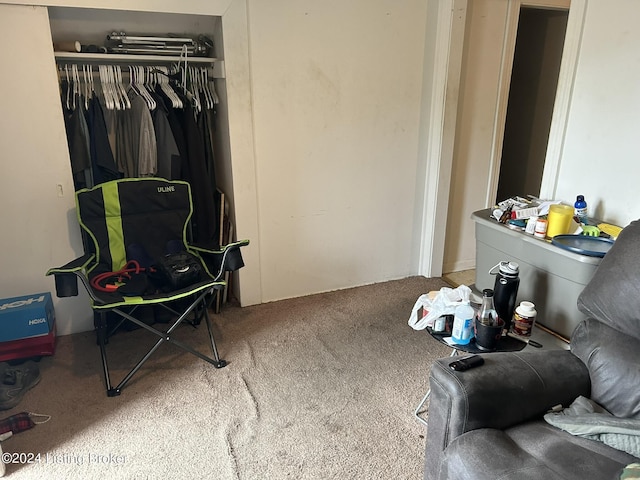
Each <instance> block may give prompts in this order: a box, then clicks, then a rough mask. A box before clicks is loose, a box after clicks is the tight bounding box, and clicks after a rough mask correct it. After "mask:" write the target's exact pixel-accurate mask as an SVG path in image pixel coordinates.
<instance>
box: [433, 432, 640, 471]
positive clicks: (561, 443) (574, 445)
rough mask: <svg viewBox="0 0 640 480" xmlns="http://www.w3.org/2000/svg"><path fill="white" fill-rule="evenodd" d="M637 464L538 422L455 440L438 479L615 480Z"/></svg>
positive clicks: (625, 457)
mask: <svg viewBox="0 0 640 480" xmlns="http://www.w3.org/2000/svg"><path fill="white" fill-rule="evenodd" d="M634 461H638V459H636V458H634V457H633V456H631V455H629V454H627V453H624V452H620V451H618V450H615V449H612V448H610V447H608V446H606V445H604V444H602V443H600V442H596V441H593V440H588V439H585V438H581V437H575V436H572V435H570V434H568V433H566V432H563V431H561V430H559V429H557V428H555V427H552V426H551V425H548V424H546V423H545V422H544V421H534V422H528V423H525V424H521V425H519V426H517V427H514V428H510V429H508V430H503V431H501V430H495V429H480V430H472V431H470V432H467V433H465V434H463V435H461V436H460V437H458V438H456V439H455V440H454V441H453V442H452V443H451V444H450V445H449V446H448V447H447V449H446V450H445V452H444V459H443V465H442V468H441V475H440V477H439V478H441V479H452V480H453V479H456V480H460V479H474V480H485V479H486V480H495V479H505V480H506V479H514V480H515V479H518V480H528V479H531V480H534V479H535V480H538V479H541V478H544V479H545V480H555V479H563V480H573V479H575V480H583V479H585V478H599V479H600V478H602V479H614V478H618V477H619V474H620V472H621V471H622V469H623V468H624V466H625V465H628V464H630V463H632V462H634ZM427 468H429V466H428V465H427Z"/></svg>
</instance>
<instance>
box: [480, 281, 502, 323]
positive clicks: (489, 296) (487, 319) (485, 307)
mask: <svg viewBox="0 0 640 480" xmlns="http://www.w3.org/2000/svg"><path fill="white" fill-rule="evenodd" d="M478 321H479V322H480V323H481V324H483V325H486V326H488V327H495V326H498V325H499V324H500V322H499V321H498V313H497V312H496V309H495V308H494V305H493V290H491V289H490V288H485V289H484V290H483V291H482V305H480V310H478Z"/></svg>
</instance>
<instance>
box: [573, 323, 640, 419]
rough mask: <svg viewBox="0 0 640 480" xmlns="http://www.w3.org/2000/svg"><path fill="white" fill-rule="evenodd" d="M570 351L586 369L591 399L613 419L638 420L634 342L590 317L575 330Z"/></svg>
mask: <svg viewBox="0 0 640 480" xmlns="http://www.w3.org/2000/svg"><path fill="white" fill-rule="evenodd" d="M571 352H572V353H573V354H574V355H576V356H577V357H578V358H579V359H580V360H582V362H583V363H584V364H585V365H586V366H587V369H588V370H589V378H590V379H591V395H590V397H591V399H592V400H594V401H595V402H597V403H598V404H600V405H602V406H603V407H604V408H606V409H607V410H608V411H609V412H611V413H612V414H613V415H615V416H616V417H620V418H640V388H638V385H640V345H639V344H638V340H637V339H635V338H634V337H630V336H628V335H624V334H623V333H620V332H619V331H617V330H614V329H613V328H611V327H610V326H608V325H605V324H604V323H601V322H599V321H597V320H595V319H592V318H591V319H587V320H585V321H584V322H582V323H580V324H579V325H578V327H576V330H575V331H574V333H573V336H572V337H571ZM565 406H566V405H565Z"/></svg>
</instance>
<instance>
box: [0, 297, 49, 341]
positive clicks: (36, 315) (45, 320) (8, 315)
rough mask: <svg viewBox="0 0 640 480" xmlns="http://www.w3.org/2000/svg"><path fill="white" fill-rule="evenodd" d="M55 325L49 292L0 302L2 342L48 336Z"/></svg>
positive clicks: (0, 338)
mask: <svg viewBox="0 0 640 480" xmlns="http://www.w3.org/2000/svg"><path fill="white" fill-rule="evenodd" d="M54 323H55V313H54V310H53V301H52V300H51V294H50V293H48V292H46V293H34V294H32V295H25V296H22V297H13V298H4V299H1V300H0V342H9V341H12V340H19V339H22V338H31V337H38V336H41V335H48V334H49V332H51V331H53V328H54Z"/></svg>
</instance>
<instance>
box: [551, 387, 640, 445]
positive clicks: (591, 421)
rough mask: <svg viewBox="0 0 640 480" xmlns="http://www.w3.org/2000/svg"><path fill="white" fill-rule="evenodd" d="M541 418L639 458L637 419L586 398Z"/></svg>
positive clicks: (639, 427) (638, 422) (639, 425)
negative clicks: (618, 416) (621, 416)
mask: <svg viewBox="0 0 640 480" xmlns="http://www.w3.org/2000/svg"><path fill="white" fill-rule="evenodd" d="M544 419H545V420H546V421H547V423H549V424H551V425H553V426H554V427H558V428H560V429H562V430H564V431H565V432H568V433H570V434H572V435H578V436H581V437H585V438H589V439H591V440H597V441H600V442H602V443H604V444H606V445H609V446H610V447H613V448H615V449H617V450H622V451H624V452H627V453H629V454H631V455H633V456H635V457H640V420H636V419H632V418H616V417H614V416H613V415H611V413H609V412H608V411H606V410H605V409H604V408H602V407H601V406H600V405H598V404H597V403H595V402H594V401H592V400H590V399H588V398H585V397H582V396H580V397H578V398H576V399H575V400H574V402H573V403H572V404H571V406H570V407H568V408H565V409H563V410H561V411H559V412H555V413H547V414H546V415H545V416H544Z"/></svg>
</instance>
